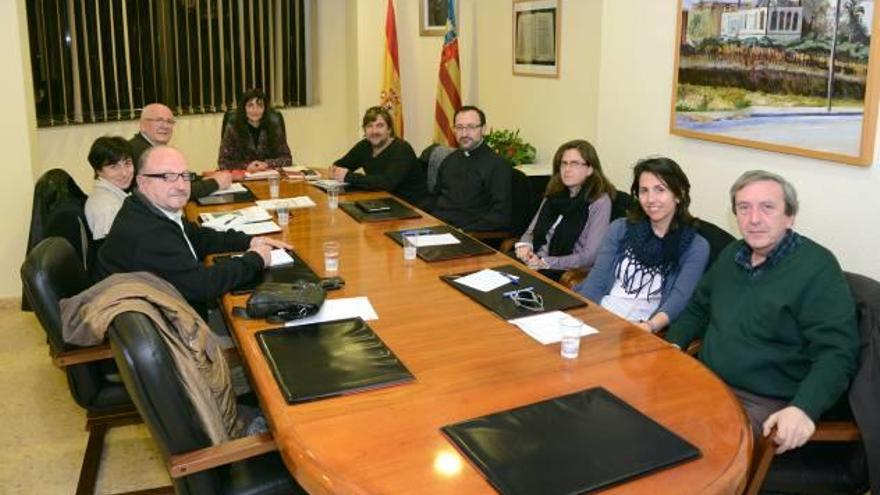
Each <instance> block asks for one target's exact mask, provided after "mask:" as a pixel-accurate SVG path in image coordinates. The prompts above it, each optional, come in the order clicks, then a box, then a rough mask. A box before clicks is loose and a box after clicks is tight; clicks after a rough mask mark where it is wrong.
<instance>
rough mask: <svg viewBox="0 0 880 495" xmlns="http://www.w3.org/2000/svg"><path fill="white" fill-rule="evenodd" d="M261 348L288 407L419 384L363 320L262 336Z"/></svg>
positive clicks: (280, 330)
mask: <svg viewBox="0 0 880 495" xmlns="http://www.w3.org/2000/svg"><path fill="white" fill-rule="evenodd" d="M257 342H259V344H260V348H261V349H263V354H264V355H265V356H266V360H267V361H268V362H269V367H270V368H272V374H273V375H275V380H276V381H277V382H278V386H279V388H281V393H282V394H283V395H284V398H285V399H286V400H287V403H288V404H297V403H300V402H307V401H312V400H318V399H324V398H328V397H334V396H337V395H343V394H350V393H355V392H362V391H366V390H372V389H375V388H381V387H388V386H391V385H396V384H399V383H402V382H407V381H411V380H414V377H413V375H412V373H410V372H409V370H407V369H406V366H404V365H403V363H402V362H400V360H399V359H397V356H395V355H394V353H393V352H392V351H391V350H390V349H388V347H386V346H385V343H384V342H382V340H381V339H380V338H379V336H378V335H376V333H375V332H373V329H372V328H370V327H369V325H367V324H366V323H364V321H363V320H362V319H360V318H349V319H345V320H336V321H327V322H323V323H312V324H307V325H300V326H295V327H282V328H276V329H273V330H263V331H261V332H257Z"/></svg>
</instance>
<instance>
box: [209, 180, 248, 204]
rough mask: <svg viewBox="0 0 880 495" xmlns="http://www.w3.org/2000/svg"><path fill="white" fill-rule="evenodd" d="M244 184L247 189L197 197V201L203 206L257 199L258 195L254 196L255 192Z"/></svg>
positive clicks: (246, 201)
mask: <svg viewBox="0 0 880 495" xmlns="http://www.w3.org/2000/svg"><path fill="white" fill-rule="evenodd" d="M242 186H243V187H244V188H245V189H246V190H245V191H242V192H230V193H226V194H211V195H208V196H202V197H201V198H196V202H197V203H198V204H200V205H201V206H213V205H227V204H232V203H248V202H252V201H256V200H257V197H256V196H254V193H253V192H251V190H250V188H249V187H248V186H246V185H244V184H242Z"/></svg>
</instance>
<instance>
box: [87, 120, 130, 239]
mask: <svg viewBox="0 0 880 495" xmlns="http://www.w3.org/2000/svg"><path fill="white" fill-rule="evenodd" d="M89 164H90V165H91V166H92V168H93V169H94V170H95V185H94V187H93V188H92V194H91V195H90V196H89V198H88V199H87V200H86V205H85V214H86V222H88V224H89V229H90V230H91V231H92V239H94V240H96V241H97V240H100V239H103V238H104V237H106V236H107V233H108V232H110V227H111V226H112V225H113V220H114V219H115V218H116V213H118V212H119V209H120V208H122V202H123V201H125V198H127V197H128V193H129V190H130V188H131V180H132V178H134V164H133V163H132V161H131V145H130V144H128V141H127V140H126V139H125V138H122V137H118V136H116V137H106V136H105V137H99V138H98V139H96V140H95V142H94V143H92V148H91V149H90V150H89Z"/></svg>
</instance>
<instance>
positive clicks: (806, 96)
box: [669, 0, 880, 165]
mask: <svg viewBox="0 0 880 495" xmlns="http://www.w3.org/2000/svg"><path fill="white" fill-rule="evenodd" d="M678 1H679V4H678V10H677V15H678V22H677V26H678V29H677V30H676V33H677V34H676V45H675V68H674V83H673V91H672V110H671V117H670V125H669V127H670V132H672V133H673V134H677V135H681V136H686V137H692V138H698V139H706V140H710V141H717V142H722V143H728V144H735V145H740V146H748V147H752V148H759V149H765V150H770V151H776V152H782V153H792V154H795V155H801V156H806V157H810V158H818V159H824V160H832V161H837V162H842V163H849V164H855V165H868V164H870V163H871V161H872V160H873V155H874V135H875V131H876V124H877V103H878V100H877V89H878V88H877V83H878V81H877V77H878V76H877V70H878V67H877V64H878V59H880V55H878V54H877V53H876V52H877V50H878V46H877V45H878V43H871V40H872V39H873V38H874V36H873V35H874V34H876V33H877V32H878V31H877V30H878V27H877V25H878V19H875V18H874V0H678Z"/></svg>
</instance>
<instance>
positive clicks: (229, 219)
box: [223, 215, 236, 227]
mask: <svg viewBox="0 0 880 495" xmlns="http://www.w3.org/2000/svg"><path fill="white" fill-rule="evenodd" d="M235 219H236V216H235V215H229V218H227V219H226V220H223V226H224V227H225V226H227V225H229V224H230V223H232V221H233V220H235Z"/></svg>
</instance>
